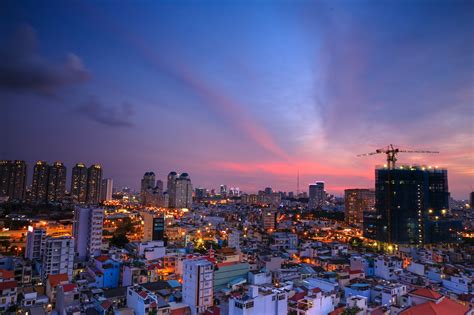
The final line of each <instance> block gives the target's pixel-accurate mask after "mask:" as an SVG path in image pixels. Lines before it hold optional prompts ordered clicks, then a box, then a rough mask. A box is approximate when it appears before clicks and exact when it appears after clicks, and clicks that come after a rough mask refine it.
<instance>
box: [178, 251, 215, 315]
mask: <svg viewBox="0 0 474 315" xmlns="http://www.w3.org/2000/svg"><path fill="white" fill-rule="evenodd" d="M213 267H214V266H213V264H212V263H211V262H209V261H207V260H205V259H188V260H185V261H184V262H183V270H184V273H183V302H184V303H186V304H188V305H189V306H190V307H191V314H192V315H196V314H201V313H203V312H204V311H205V310H206V309H207V308H208V307H210V306H212V305H213V304H214V301H213V294H214V292H213V291H214V290H213V281H214V268H213Z"/></svg>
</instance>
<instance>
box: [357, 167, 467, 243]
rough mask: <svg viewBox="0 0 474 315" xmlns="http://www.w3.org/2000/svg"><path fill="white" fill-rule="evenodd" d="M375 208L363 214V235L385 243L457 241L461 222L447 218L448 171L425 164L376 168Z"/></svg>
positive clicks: (448, 214) (448, 215) (448, 216)
mask: <svg viewBox="0 0 474 315" xmlns="http://www.w3.org/2000/svg"><path fill="white" fill-rule="evenodd" d="M375 199H376V201H375V210H374V211H367V212H366V213H364V236H365V237H367V238H370V239H374V240H377V241H379V242H384V243H388V244H410V245H424V244H434V243H440V242H456V241H457V240H458V234H457V232H458V231H459V230H460V229H461V221H459V220H454V219H453V218H451V217H450V211H449V190H448V172H447V170H446V169H439V168H432V167H425V166H395V165H393V166H392V167H388V166H383V167H379V168H377V169H376V170H375Z"/></svg>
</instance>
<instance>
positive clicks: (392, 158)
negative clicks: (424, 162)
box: [357, 144, 439, 169]
mask: <svg viewBox="0 0 474 315" xmlns="http://www.w3.org/2000/svg"><path fill="white" fill-rule="evenodd" d="M400 152H402V153H428V154H433V153H434V154H435V153H439V152H438V151H427V150H403V149H399V148H397V147H394V146H393V144H390V145H388V146H387V147H386V148H383V149H377V150H375V152H370V153H365V154H359V155H357V156H368V155H375V154H386V155H387V167H388V169H394V168H395V162H396V161H397V154H398V153H400Z"/></svg>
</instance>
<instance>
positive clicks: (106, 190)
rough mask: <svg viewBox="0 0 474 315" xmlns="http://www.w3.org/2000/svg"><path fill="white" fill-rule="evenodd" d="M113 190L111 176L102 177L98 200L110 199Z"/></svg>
mask: <svg viewBox="0 0 474 315" xmlns="http://www.w3.org/2000/svg"><path fill="white" fill-rule="evenodd" d="M113 190H114V180H113V179H112V178H104V179H103V180H102V187H101V188H100V201H101V202H104V201H110V200H112V192H113Z"/></svg>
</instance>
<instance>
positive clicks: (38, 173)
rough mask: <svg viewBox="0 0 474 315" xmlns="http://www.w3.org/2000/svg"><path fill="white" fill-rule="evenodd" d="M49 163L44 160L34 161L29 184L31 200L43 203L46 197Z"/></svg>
mask: <svg viewBox="0 0 474 315" xmlns="http://www.w3.org/2000/svg"><path fill="white" fill-rule="evenodd" d="M48 173H49V165H48V163H46V162H45V161H38V162H36V164H35V166H34V168H33V183H32V185H31V195H30V198H31V201H32V202H36V203H45V202H46V201H47V198H48Z"/></svg>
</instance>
